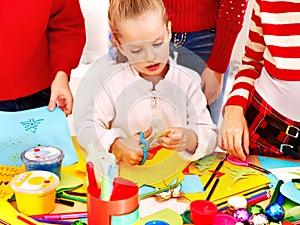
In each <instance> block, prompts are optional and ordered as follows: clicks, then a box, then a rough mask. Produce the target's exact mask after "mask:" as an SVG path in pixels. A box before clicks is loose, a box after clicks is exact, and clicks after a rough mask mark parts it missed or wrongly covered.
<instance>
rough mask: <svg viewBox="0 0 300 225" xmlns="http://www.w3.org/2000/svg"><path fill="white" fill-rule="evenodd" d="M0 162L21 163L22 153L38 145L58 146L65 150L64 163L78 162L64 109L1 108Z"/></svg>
mask: <svg viewBox="0 0 300 225" xmlns="http://www.w3.org/2000/svg"><path fill="white" fill-rule="evenodd" d="M0 124H1V127H0V165H8V166H20V165H22V161H21V157H20V156H21V153H22V152H23V151H25V150H27V149H29V148H34V147H36V146H39V145H43V146H53V147H57V148H60V149H61V150H63V151H64V153H65V158H64V159H63V165H65V166H67V165H71V164H73V163H76V162H77V161H78V158H77V154H76V151H75V148H74V145H73V142H72V138H71V135H70V130H69V127H68V123H67V119H66V116H65V114H64V112H63V111H62V110H61V109H60V108H59V107H56V109H55V110H54V111H49V110H48V107H47V106H45V107H40V108H36V109H30V110H24V111H18V112H3V111H0Z"/></svg>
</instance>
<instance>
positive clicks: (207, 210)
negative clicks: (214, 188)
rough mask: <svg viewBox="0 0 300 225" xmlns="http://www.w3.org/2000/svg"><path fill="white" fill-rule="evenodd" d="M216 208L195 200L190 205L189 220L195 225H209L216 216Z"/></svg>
mask: <svg viewBox="0 0 300 225" xmlns="http://www.w3.org/2000/svg"><path fill="white" fill-rule="evenodd" d="M217 210H218V208H217V206H216V205H215V204H214V203H212V202H210V201H206V200H196V201H193V202H192V203H191V204H190V211H191V220H192V221H193V223H194V224H196V225H211V224H212V223H213V220H214V218H215V216H216V215H217Z"/></svg>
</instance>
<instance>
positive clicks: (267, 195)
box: [247, 192, 271, 206]
mask: <svg viewBox="0 0 300 225" xmlns="http://www.w3.org/2000/svg"><path fill="white" fill-rule="evenodd" d="M270 197H271V195H270V193H269V192H267V193H264V194H262V195H259V196H257V197H252V198H248V199H247V206H251V205H255V204H257V203H260V202H262V201H265V200H267V199H269V198H270Z"/></svg>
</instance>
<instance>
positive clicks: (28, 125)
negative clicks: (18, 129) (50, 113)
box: [20, 118, 44, 133]
mask: <svg viewBox="0 0 300 225" xmlns="http://www.w3.org/2000/svg"><path fill="white" fill-rule="evenodd" d="M43 120H44V119H37V120H35V119H33V118H31V119H29V120H28V121H22V122H20V123H21V124H22V125H23V126H24V128H25V131H30V132H32V133H35V132H36V130H37V129H38V125H39V124H40V123H41V122H42V121H43Z"/></svg>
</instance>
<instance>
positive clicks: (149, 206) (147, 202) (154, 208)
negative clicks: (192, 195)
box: [139, 197, 189, 225]
mask: <svg viewBox="0 0 300 225" xmlns="http://www.w3.org/2000/svg"><path fill="white" fill-rule="evenodd" d="M139 204H140V217H145V216H149V215H152V214H154V213H157V212H159V211H161V210H163V209H167V208H168V209H172V211H174V212H176V213H177V214H178V215H179V214H181V213H183V212H184V211H185V210H186V209H187V208H188V205H189V204H188V203H183V202H178V201H177V199H176V198H171V199H169V200H167V201H157V200H156V198H153V197H152V198H146V199H144V200H140V202H139ZM171 224H172V223H171ZM172 225H173V224H172Z"/></svg>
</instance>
